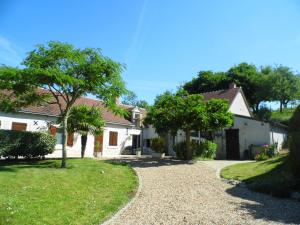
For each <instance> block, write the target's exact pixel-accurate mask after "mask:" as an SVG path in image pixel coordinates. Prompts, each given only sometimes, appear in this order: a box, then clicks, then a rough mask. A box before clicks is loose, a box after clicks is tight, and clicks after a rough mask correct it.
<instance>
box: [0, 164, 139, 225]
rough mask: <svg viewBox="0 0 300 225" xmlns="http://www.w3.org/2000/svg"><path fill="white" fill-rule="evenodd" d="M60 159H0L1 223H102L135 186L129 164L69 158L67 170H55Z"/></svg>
mask: <svg viewBox="0 0 300 225" xmlns="http://www.w3.org/2000/svg"><path fill="white" fill-rule="evenodd" d="M59 163H60V162H59V161H58V160H40V161H37V160H34V161H33V160H32V161H23V160H18V161H6V160H5V161H4V160H1V161H0V170H1V173H0V190H1V192H0V218H1V219H0V224H10V225H19V224H49V225H50V224H52V225H54V224H55V225H65V224H81V225H90V224H101V223H103V222H104V220H106V219H107V218H109V217H110V216H111V215H113V214H115V213H116V212H117V211H118V210H119V209H120V207H122V206H123V205H124V204H126V202H127V201H128V200H130V198H131V197H132V194H133V193H134V191H135V190H136V187H137V184H138V182H137V177H136V176H135V173H134V171H133V170H132V169H131V168H130V167H129V166H127V165H123V164H122V165H121V164H118V163H112V162H109V161H102V160H91V159H83V160H78V159H69V160H68V168H67V169H65V170H59V169H58V168H59ZM75 193H76V194H75ZM70 206H72V207H70ZM66 209H68V210H66Z"/></svg>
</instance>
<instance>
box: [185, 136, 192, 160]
mask: <svg viewBox="0 0 300 225" xmlns="http://www.w3.org/2000/svg"><path fill="white" fill-rule="evenodd" d="M185 139H186V140H185V142H186V159H192V157H193V153H192V150H191V131H190V130H186V131H185Z"/></svg>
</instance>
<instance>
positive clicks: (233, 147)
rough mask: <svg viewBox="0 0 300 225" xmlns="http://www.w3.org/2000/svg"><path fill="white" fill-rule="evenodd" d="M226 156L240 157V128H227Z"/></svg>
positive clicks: (230, 157) (231, 157)
mask: <svg viewBox="0 0 300 225" xmlns="http://www.w3.org/2000/svg"><path fill="white" fill-rule="evenodd" d="M226 158H227V159H234V160H236V159H240V143H239V129H229V130H226Z"/></svg>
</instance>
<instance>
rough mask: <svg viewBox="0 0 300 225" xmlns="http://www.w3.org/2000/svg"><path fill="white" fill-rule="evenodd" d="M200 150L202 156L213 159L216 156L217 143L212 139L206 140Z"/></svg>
mask: <svg viewBox="0 0 300 225" xmlns="http://www.w3.org/2000/svg"><path fill="white" fill-rule="evenodd" d="M200 150H201V154H200V155H199V156H200V157H203V158H209V159H213V158H215V157H216V152H217V144H216V143H214V142H212V141H209V140H205V141H203V142H201V143H200Z"/></svg>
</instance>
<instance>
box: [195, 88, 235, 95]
mask: <svg viewBox="0 0 300 225" xmlns="http://www.w3.org/2000/svg"><path fill="white" fill-rule="evenodd" d="M231 89H240V87H235V88H228V89H219V90H215V91H207V92H201V93H200V94H209V93H215V92H221V91H229V90H231Z"/></svg>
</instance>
